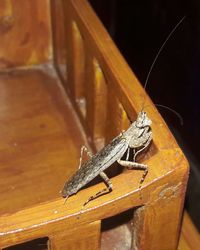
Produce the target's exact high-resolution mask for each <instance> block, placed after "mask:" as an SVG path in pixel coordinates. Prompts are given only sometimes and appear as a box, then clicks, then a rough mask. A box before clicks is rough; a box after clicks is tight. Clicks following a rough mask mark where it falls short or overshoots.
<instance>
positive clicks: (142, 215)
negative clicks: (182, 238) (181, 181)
mask: <svg viewBox="0 0 200 250" xmlns="http://www.w3.org/2000/svg"><path fill="white" fill-rule="evenodd" d="M184 189H185V187H184V186H182V185H180V186H179V185H177V186H172V187H165V188H164V189H163V190H162V191H160V193H159V194H158V195H157V199H154V200H152V201H151V202H150V203H149V204H146V205H144V206H142V207H140V208H138V209H137V210H136V211H135V213H134V217H133V244H132V246H133V249H137V250H138V249H140V250H160V249H162V250H169V249H170V250H175V249H177V244H178V238H179V230H180V222H181V217H182V207H183V200H184V192H185V191H184Z"/></svg>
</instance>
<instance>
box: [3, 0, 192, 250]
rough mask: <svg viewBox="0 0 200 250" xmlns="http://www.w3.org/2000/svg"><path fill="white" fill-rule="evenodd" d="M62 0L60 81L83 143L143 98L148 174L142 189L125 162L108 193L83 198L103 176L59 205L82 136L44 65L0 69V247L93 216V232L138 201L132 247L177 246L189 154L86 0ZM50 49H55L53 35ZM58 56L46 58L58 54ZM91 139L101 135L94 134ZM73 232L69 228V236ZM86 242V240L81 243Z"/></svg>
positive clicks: (116, 126)
mask: <svg viewBox="0 0 200 250" xmlns="http://www.w3.org/2000/svg"><path fill="white" fill-rule="evenodd" d="M63 3H64V5H63V10H64V14H65V16H64V19H65V26H66V27H65V30H66V31H67V34H68V36H69V37H67V43H66V51H67V60H66V62H67V70H68V78H67V79H66V78H62V80H63V81H62V84H63V86H64V87H65V89H66V90H67V92H68V95H69V96H70V101H72V103H73V105H74V107H75V109H76V111H77V114H78V115H79V117H80V120H81V121H82V124H83V127H84V128H85V134H86V135H87V139H88V142H90V143H91V144H94V145H96V146H97V144H98V147H100V146H102V145H103V144H104V143H102V142H104V141H108V139H110V138H113V136H115V135H117V134H118V133H119V132H120V131H122V130H123V129H125V128H127V126H128V124H129V123H130V120H131V121H133V120H134V119H136V116H137V113H138V112H139V111H140V110H141V107H142V104H143V100H144V97H145V111H147V114H148V116H149V117H150V119H151V120H152V122H153V124H152V131H153V143H152V145H151V147H150V148H149V149H148V151H147V152H145V153H144V154H143V155H142V156H141V157H140V158H139V159H138V161H139V162H142V163H146V164H147V165H148V166H149V173H148V175H147V178H146V179H145V181H144V183H143V185H142V188H141V190H139V188H138V187H139V182H140V179H141V176H142V172H141V171H125V172H123V173H121V174H120V175H117V176H115V177H113V178H112V183H113V191H112V192H111V193H109V194H107V195H104V196H102V197H100V198H99V199H96V200H94V201H92V202H91V203H89V204H88V205H87V206H86V207H84V208H83V206H82V205H83V203H84V202H85V201H86V200H87V199H88V198H89V197H90V196H92V195H94V194H95V193H96V192H98V191H100V190H101V189H102V188H103V187H104V184H103V183H100V184H98V185H93V186H92V187H89V188H86V189H84V190H81V191H80V192H79V193H78V194H77V195H74V196H72V197H70V198H69V199H68V200H67V203H66V204H65V205H64V204H63V199H62V198H61V197H60V195H59V193H58V192H59V190H60V189H61V188H62V185H63V184H64V181H65V180H66V179H67V178H69V176H70V175H71V173H72V172H73V173H74V172H75V171H76V169H77V166H78V161H79V152H80V147H81V145H82V144H85V143H86V141H84V135H83V133H82V130H81V127H80V126H79V125H80V124H79V121H78V120H76V119H75V114H74V111H73V108H72V106H70V103H69V99H68V98H67V97H66V95H65V94H64V91H63V90H61V88H60V87H59V79H58V77H57V76H56V75H55V74H54V73H55V72H54V70H53V68H52V67H51V68H45V69H44V68H42V69H32V70H20V71H8V72H7V73H4V74H1V77H0V89H2V92H1V93H0V95H1V96H0V111H1V112H0V119H1V123H0V126H1V127H0V128H1V129H0V149H1V151H0V153H1V152H2V154H1V157H2V158H1V165H0V166H1V168H2V171H1V176H0V179H1V180H2V183H1V184H0V185H2V186H1V187H2V188H1V190H2V192H1V194H0V195H1V197H0V198H1V199H2V200H4V201H5V202H3V203H4V204H3V205H2V210H1V211H2V215H1V216H0V248H1V247H6V246H9V245H13V244H17V243H20V242H24V241H27V240H31V239H34V238H39V237H45V236H48V237H49V238H52V239H53V240H54V242H56V240H57V244H58V245H59V244H61V245H62V244H63V242H64V241H65V239H66V237H67V235H70V237H72V238H71V239H70V240H72V241H73V233H72V231H73V230H74V228H75V229H76V230H77V234H81V229H82V228H85V229H87V228H88V232H89V230H90V226H89V225H90V224H91V223H92V225H96V226H95V228H96V234H95V235H94V238H96V240H97V239H98V235H99V231H98V230H99V229H98V228H99V225H100V223H98V222H99V221H101V220H102V219H104V218H107V217H110V216H113V215H116V214H119V213H121V212H123V211H125V210H128V209H130V208H133V207H138V206H142V207H140V208H138V209H136V213H134V225H135V227H134V231H133V234H134V235H133V236H134V240H133V245H134V247H135V249H141V250H147V249H152V250H160V249H161V248H160V246H162V249H163V250H168V249H170V250H172V249H176V247H177V243H178V237H179V229H180V221H181V214H182V208H183V201H184V195H185V189H186V183H187V178H188V163H187V161H186V159H185V157H184V155H183V153H182V151H181V149H180V148H179V147H178V145H177V143H176V141H175V140H174V138H173V136H172V134H171V133H170V131H169V129H168V128H167V126H166V124H165V122H164V121H163V119H162V118H161V116H160V115H159V113H158V112H157V110H156V109H155V107H154V106H153V105H152V103H151V101H150V99H149V98H148V96H147V94H146V93H145V92H144V90H143V88H142V87H141V85H140V84H139V82H138V80H137V78H136V77H135V75H134V74H133V73H132V72H131V70H130V68H129V67H128V65H127V64H126V62H125V61H124V59H123V57H122V56H121V54H120V53H119V51H118V50H117V48H116V46H115V45H114V44H113V42H112V40H111V38H110V37H109V35H108V34H107V32H106V31H105V29H104V28H103V26H102V24H101V23H100V22H99V20H98V18H97V17H96V15H95V14H94V13H93V11H92V9H91V7H90V6H89V4H88V3H87V2H86V1H85V0H73V1H72V0H66V1H63ZM54 4H55V2H54ZM53 13H54V14H55V15H57V14H56V13H59V11H55V12H53ZM61 19H62V18H61ZM56 20H59V19H56ZM55 27H56V26H54V29H55V30H56V28H55ZM60 34H63V33H62V32H61V33H60ZM59 39H60V38H59ZM59 39H58V40H59ZM58 44H59V43H58ZM54 49H55V50H59V46H57V45H56V44H55V43H54ZM61 50H62V47H61ZM60 53H61V54H62V52H60V51H56V53H55V55H60ZM56 59H57V58H55V60H54V63H58V61H56ZM25 65H26V64H25ZM56 67H57V68H58V65H56ZM80 79H81V81H79V80H80ZM87 79H90V80H89V81H87ZM87 84H91V85H90V86H89V87H88V85H87ZM86 86H87V87H86ZM80 90H81V91H80ZM100 90H103V91H100ZM87 91H88V92H87ZM109 93H110V95H109ZM103 100H104V101H103ZM112 100H113V103H112ZM101 103H102V105H100V104H101ZM89 104H90V105H89ZM100 109H101V110H100ZM99 110H100V112H99ZM104 110H105V113H104ZM102 113H103V114H104V115H105V116H103V120H104V121H105V122H99V119H100V117H98V114H102ZM111 118H112V120H111V121H109V119H111ZM1 131H2V132H1ZM96 139H97V140H98V141H100V143H96V142H95V141H93V140H96ZM98 147H97V148H98ZM68 166H69V167H68ZM47 177H48V178H47ZM6 178H7V179H6ZM3 191H4V192H3ZM93 223H94V224H93ZM54 236H55V237H54ZM159 236H160V237H159ZM169 237H170V239H171V240H170V241H169ZM76 241H77V237H74V241H73V244H76ZM52 242H53V241H52ZM84 244H85V243H84ZM89 244H90V242H89V241H87V243H86V244H85V245H84V249H87V247H88V246H89ZM54 249H56V246H55V244H54Z"/></svg>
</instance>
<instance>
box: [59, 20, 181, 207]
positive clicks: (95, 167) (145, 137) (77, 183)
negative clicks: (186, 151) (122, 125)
mask: <svg viewBox="0 0 200 250" xmlns="http://www.w3.org/2000/svg"><path fill="white" fill-rule="evenodd" d="M184 18H185V17H183V18H182V19H181V21H179V23H178V24H177V25H176V26H175V27H174V29H173V30H172V31H171V32H170V34H169V35H168V37H167V39H166V40H165V42H164V43H163V44H162V46H161V48H160V49H159V51H158V53H157V55H156V57H155V59H154V61H153V63H152V65H151V67H150V70H149V73H148V75H147V78H146V81H145V84H144V88H146V86H147V82H148V79H149V76H150V73H151V71H152V69H153V66H154V64H155V62H156V60H157V58H158V56H159V54H160V52H161V51H162V49H163V47H164V45H165V44H166V42H167V41H168V39H169V38H170V36H171V35H172V33H173V32H174V31H175V30H176V28H177V27H178V26H179V24H180V23H181V22H182V21H183V20H184ZM143 106H144V103H143ZM161 106H162V105H161ZM151 124H152V122H151V120H150V119H149V118H148V116H147V114H146V112H144V111H143V108H142V111H140V112H139V114H138V116H137V119H136V120H135V121H134V122H133V123H132V124H131V125H130V127H129V128H128V129H127V130H126V131H123V132H122V133H121V134H120V135H119V136H117V137H115V138H114V139H113V140H112V141H111V142H110V143H109V144H108V145H107V146H105V147H104V148H103V149H101V150H100V151H99V152H98V153H96V154H95V155H92V154H91V153H90V152H89V151H88V149H87V148H86V147H85V146H83V147H82V148H81V157H80V163H79V168H78V171H77V172H76V173H75V174H74V175H73V176H72V177H71V178H70V179H69V180H68V181H67V182H66V183H65V185H64V187H63V190H62V192H61V193H62V196H63V198H65V199H66V200H67V199H68V197H69V196H71V195H73V194H76V193H77V192H78V191H79V190H80V189H81V188H82V187H84V186H85V185H87V184H88V183H89V182H90V181H91V180H93V179H94V178H95V177H96V176H98V175H100V176H101V178H102V179H103V181H104V182H105V184H106V186H107V187H106V188H104V189H103V190H101V191H99V192H98V193H96V194H95V195H93V196H91V197H90V198H89V199H88V200H87V201H86V202H85V203H84V206H85V205H86V204H87V203H88V202H90V201H92V200H93V199H95V198H97V197H99V196H101V195H103V194H106V193H109V192H111V191H112V188H113V187H112V183H111V181H110V179H109V178H108V176H107V175H106V174H105V172H104V171H105V170H106V169H107V168H109V167H110V166H111V165H112V164H113V163H114V162H118V163H119V164H120V165H121V166H124V167H127V168H129V169H134V168H136V169H140V170H143V171H144V173H143V176H142V178H141V180H140V186H141V184H142V183H143V181H144V179H145V177H146V175H147V174H148V166H147V165H145V164H142V163H138V162H136V158H137V156H138V154H140V153H141V152H142V151H144V150H145V149H147V148H148V146H149V145H150V143H151V141H152V131H151ZM130 150H132V151H133V158H132V159H131V160H130V159H129V158H130ZM84 151H87V154H88V156H89V157H90V159H89V160H88V161H87V162H86V163H83V164H82V154H83V152H84ZM123 156H125V160H124V159H122V158H123ZM66 200H65V201H66Z"/></svg>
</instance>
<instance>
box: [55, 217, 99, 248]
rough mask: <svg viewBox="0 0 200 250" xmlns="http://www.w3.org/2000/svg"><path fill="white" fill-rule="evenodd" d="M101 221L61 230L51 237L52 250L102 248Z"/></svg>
mask: <svg viewBox="0 0 200 250" xmlns="http://www.w3.org/2000/svg"><path fill="white" fill-rule="evenodd" d="M100 226H101V222H100V221H95V222H93V223H90V224H87V225H85V226H80V227H78V228H75V229H73V228H72V230H71V231H67V232H65V231H64V232H59V233H57V234H55V235H52V236H51V237H50V249H51V250H66V249H70V250H77V249H80V250H98V249H99V248H100V246H99V243H100Z"/></svg>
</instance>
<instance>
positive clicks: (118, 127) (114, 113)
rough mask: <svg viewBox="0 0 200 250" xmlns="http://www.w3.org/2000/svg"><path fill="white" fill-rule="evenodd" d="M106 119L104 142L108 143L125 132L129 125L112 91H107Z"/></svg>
mask: <svg viewBox="0 0 200 250" xmlns="http://www.w3.org/2000/svg"><path fill="white" fill-rule="evenodd" d="M108 92H109V95H108V104H107V109H108V114H109V115H108V117H107V120H106V142H107V143H108V142H109V141H110V140H112V139H113V138H114V137H115V136H117V135H119V134H120V133H121V132H122V131H123V130H126V129H127V128H128V126H129V125H130V121H129V119H128V117H127V114H126V112H125V110H124V108H123V106H122V104H121V103H120V102H119V99H118V98H117V97H116V94H115V92H114V90H113V89H111V88H109V90H108Z"/></svg>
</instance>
